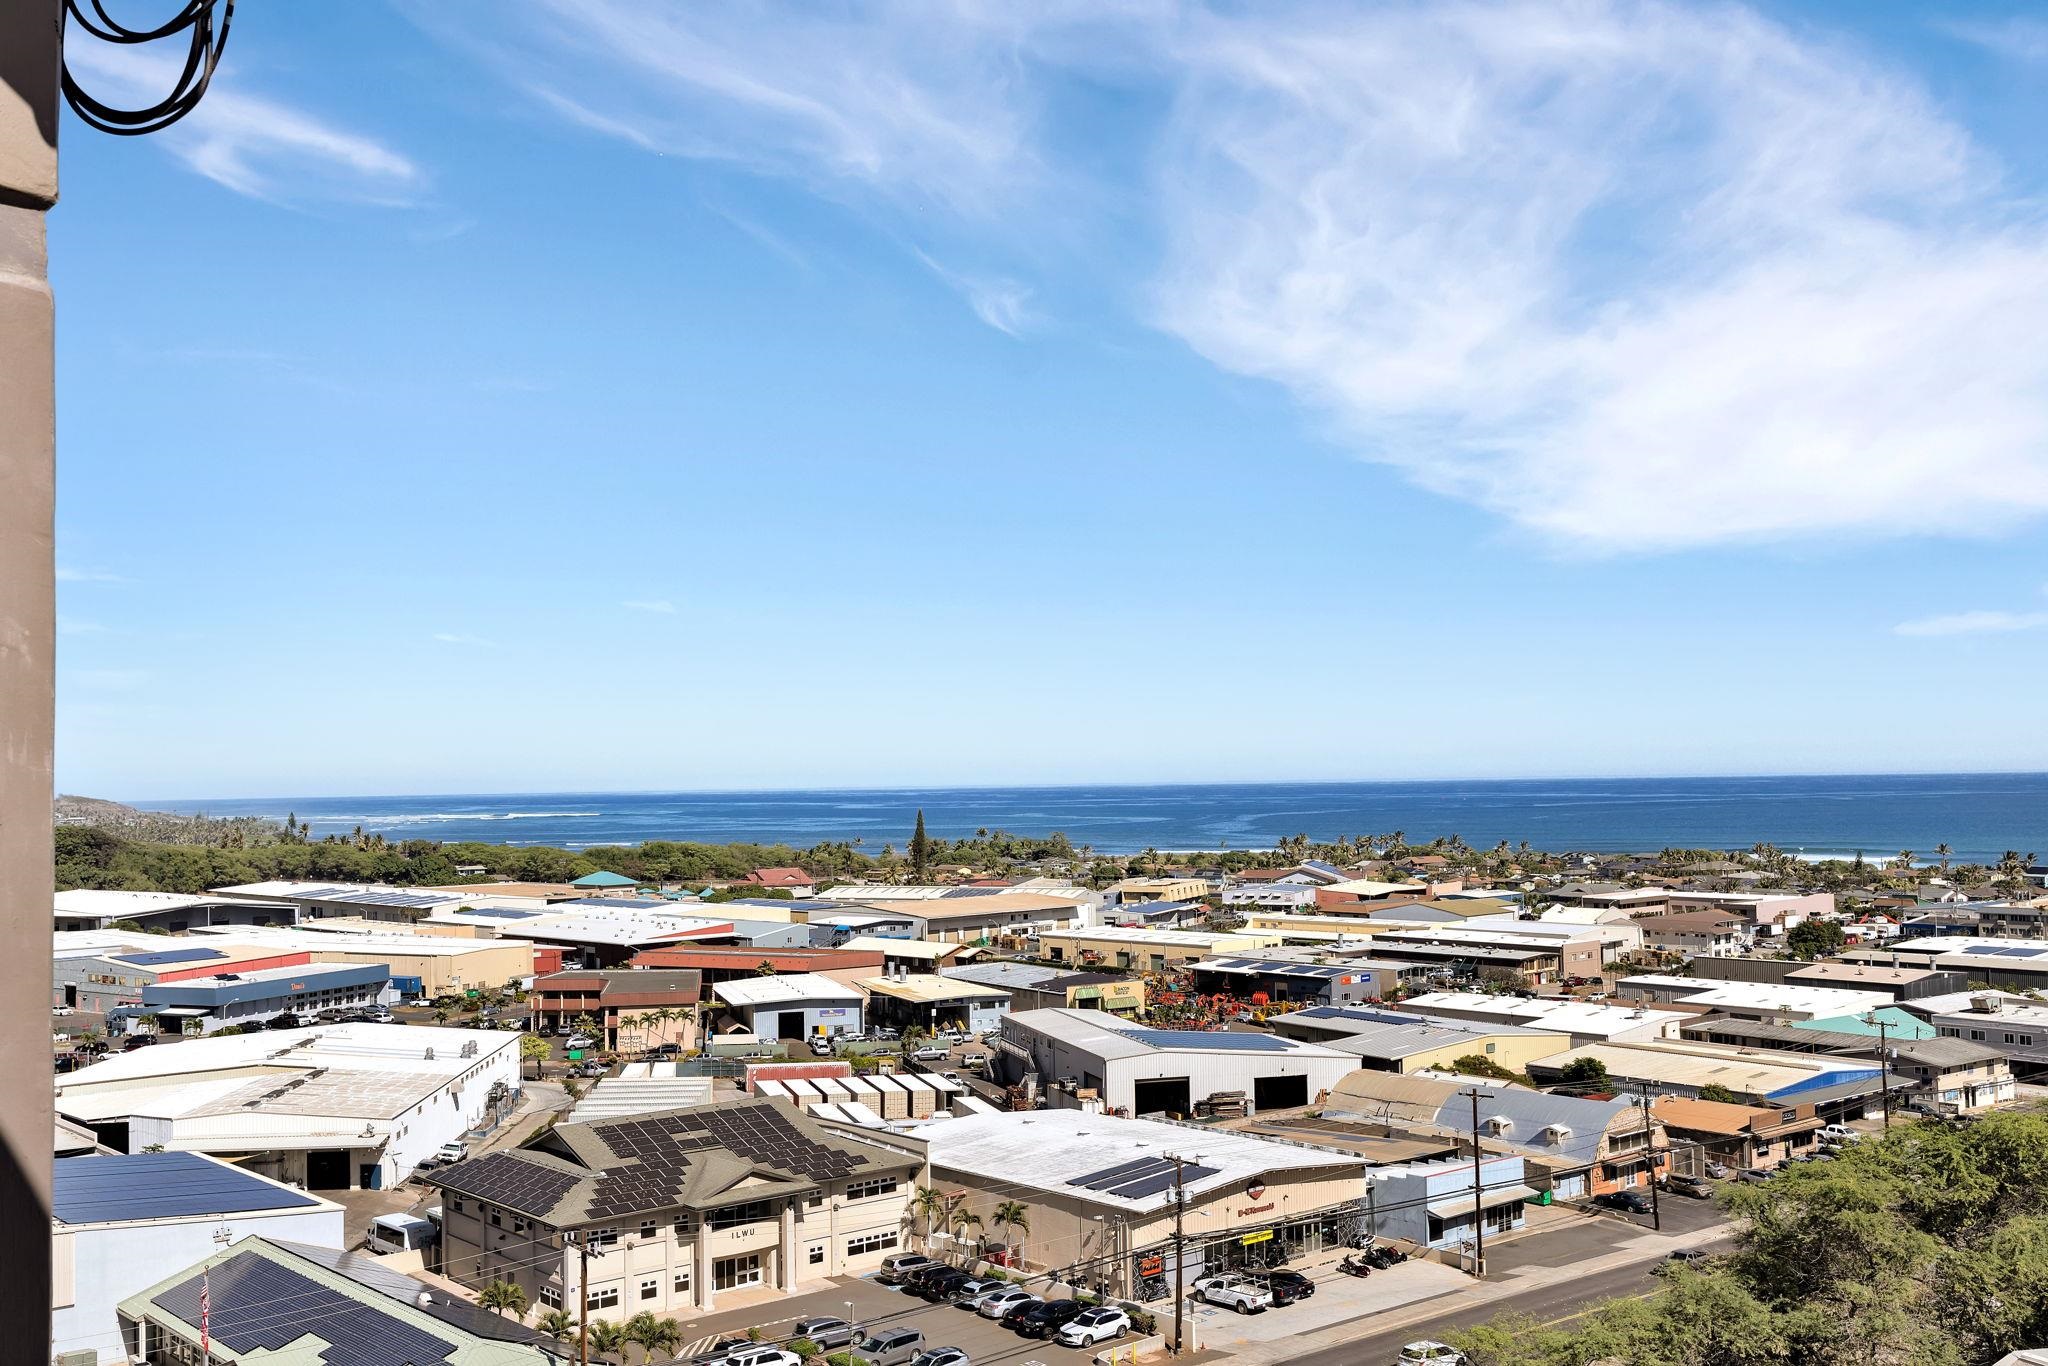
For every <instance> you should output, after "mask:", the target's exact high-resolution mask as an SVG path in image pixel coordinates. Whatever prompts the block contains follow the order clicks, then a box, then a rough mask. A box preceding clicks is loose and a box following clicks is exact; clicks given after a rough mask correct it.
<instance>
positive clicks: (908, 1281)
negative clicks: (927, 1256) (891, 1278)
mask: <svg viewBox="0 0 2048 1366" xmlns="http://www.w3.org/2000/svg"><path fill="white" fill-rule="evenodd" d="M958 1269H959V1268H957V1267H951V1266H947V1265H946V1264H945V1263H944V1262H926V1263H925V1264H924V1265H923V1266H913V1267H911V1268H910V1269H909V1270H908V1271H906V1272H904V1273H903V1280H902V1282H901V1284H902V1286H903V1288H904V1289H905V1290H907V1291H909V1292H910V1293H911V1294H913V1295H921V1294H923V1293H924V1289H925V1287H926V1286H927V1285H929V1284H931V1282H933V1281H935V1280H938V1279H939V1278H940V1277H941V1276H944V1275H945V1274H946V1273H947V1272H949V1271H956V1270H958Z"/></svg>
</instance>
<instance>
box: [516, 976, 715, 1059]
mask: <svg viewBox="0 0 2048 1366" xmlns="http://www.w3.org/2000/svg"><path fill="white" fill-rule="evenodd" d="M703 990H704V984H703V979H702V978H701V977H700V976H699V975H698V974H697V973H695V972H689V971H682V970H670V971H666V972H636V971H632V970H630V969H621V968H614V969H596V970H590V971H581V970H571V971H569V972H557V973H552V974H550V975H548V976H546V977H537V978H535V979H534V983H533V991H532V993H531V997H530V1003H531V1005H532V1006H533V1014H534V1017H535V1018H536V1019H537V1020H539V1021H540V1024H541V1026H542V1027H543V1028H547V1029H553V1030H555V1031H556V1032H557V1033H562V1034H566V1033H568V1032H570V1030H571V1029H573V1028H574V1025H575V1021H576V1020H577V1018H578V1017H580V1016H584V1015H588V1016H589V1017H590V1018H591V1019H593V1020H595V1021H597V1024H598V1032H599V1034H600V1036H601V1038H600V1042H601V1044H602V1045H603V1046H604V1047H606V1048H623V1049H626V1050H628V1051H637V1050H640V1049H647V1048H652V1047H654V1046H655V1045H656V1044H662V1043H673V1044H676V1045H677V1046H679V1047H682V1048H694V1047H696V1045H697V1026H696V1006H697V1002H698V1001H699V1000H700V999H702V996H703Z"/></svg>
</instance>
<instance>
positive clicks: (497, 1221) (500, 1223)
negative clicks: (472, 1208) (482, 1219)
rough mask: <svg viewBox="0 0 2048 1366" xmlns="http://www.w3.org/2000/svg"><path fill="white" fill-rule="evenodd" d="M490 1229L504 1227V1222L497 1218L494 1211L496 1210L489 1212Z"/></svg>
mask: <svg viewBox="0 0 2048 1366" xmlns="http://www.w3.org/2000/svg"><path fill="white" fill-rule="evenodd" d="M491 1227H492V1228H503V1227H505V1221H504V1220H502V1219H500V1218H499V1217H498V1211H496V1210H492V1211H491Z"/></svg>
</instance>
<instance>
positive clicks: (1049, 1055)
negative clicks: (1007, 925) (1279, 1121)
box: [993, 1009, 1358, 1116]
mask: <svg viewBox="0 0 2048 1366" xmlns="http://www.w3.org/2000/svg"><path fill="white" fill-rule="evenodd" d="M1357 1065H1358V1064H1357V1062H1356V1061H1355V1060H1354V1059H1352V1058H1351V1057H1349V1056H1348V1055H1346V1054H1344V1053H1341V1052H1339V1051H1337V1050H1336V1049H1333V1048H1328V1047H1325V1046H1323V1045H1320V1044H1312V1043H1303V1042H1301V1041H1299V1040H1296V1039H1283V1038H1279V1037H1277V1036H1275V1035H1272V1034H1261V1033H1251V1032H1239V1031H1225V1030H1216V1031H1205V1030H1182V1029H1152V1028H1148V1027H1147V1026H1145V1025H1143V1024H1139V1023H1136V1022H1134V1021H1129V1020H1124V1019H1121V1018H1120V1017H1118V1016H1116V1015H1113V1014H1111V1013H1110V1012H1108V1011H1106V1010H1064V1009H1058V1010H1026V1011H1020V1012H1018V1013H1016V1014H1014V1015H1011V1016H1010V1017H1009V1018H1008V1019H1006V1020H1005V1021H1004V1022H1003V1033H1002V1041H1001V1044H1000V1045H999V1046H998V1048H997V1049H996V1051H995V1054H994V1059H993V1066H994V1067H995V1069H996V1076H997V1080H999V1081H1003V1082H1005V1083H1014V1082H1018V1081H1022V1080H1024V1079H1025V1077H1026V1076H1027V1075H1035V1076H1036V1077H1037V1079H1038V1084H1039V1086H1040V1087H1041V1089H1043V1090H1044V1091H1046V1092H1047V1094H1048V1096H1049V1097H1050V1099H1051V1102H1052V1104H1053V1105H1055V1106H1061V1105H1068V1106H1071V1105H1078V1104H1079V1103H1080V1102H1081V1101H1082V1100H1083V1099H1085V1098H1086V1096H1085V1094H1084V1093H1087V1092H1093V1093H1094V1094H1095V1095H1096V1096H1097V1097H1098V1098H1100V1100H1101V1101H1102V1103H1103V1105H1104V1106H1105V1107H1106V1108H1108V1109H1110V1110H1113V1111H1122V1112H1124V1113H1126V1114H1132V1115H1148V1114H1166V1115H1183V1116H1194V1115H1197V1114H1205V1113H1209V1112H1212V1111H1216V1110H1219V1109H1220V1110H1227V1111H1235V1110H1237V1109H1238V1108H1239V1107H1240V1106H1242V1108H1243V1109H1244V1110H1246V1111H1259V1110H1277V1109H1288V1108H1291V1107H1295V1106H1302V1105H1308V1104H1311V1103H1312V1102H1314V1101H1315V1100H1316V1098H1317V1097H1318V1096H1320V1095H1322V1094H1323V1093H1324V1092H1326V1091H1328V1090H1329V1089H1330V1088H1331V1087H1333V1086H1335V1085H1336V1084H1337V1083H1338V1082H1339V1081H1340V1080H1342V1079H1343V1078H1344V1076H1345V1075H1346V1074H1347V1073H1349V1072H1351V1071H1352V1070H1353V1069H1354V1068H1356V1067H1357Z"/></svg>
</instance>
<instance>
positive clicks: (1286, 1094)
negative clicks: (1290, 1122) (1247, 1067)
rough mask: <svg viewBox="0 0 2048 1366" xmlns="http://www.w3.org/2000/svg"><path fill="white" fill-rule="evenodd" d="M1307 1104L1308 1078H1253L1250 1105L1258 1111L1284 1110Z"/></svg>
mask: <svg viewBox="0 0 2048 1366" xmlns="http://www.w3.org/2000/svg"><path fill="white" fill-rule="evenodd" d="M1306 1104H1308V1078H1307V1077H1306V1076H1301V1077H1254V1078H1253V1079H1252V1105H1253V1106H1254V1107H1256V1108H1257V1109H1260V1110H1285V1109H1287V1108H1289V1107H1290V1106H1295V1105H1306Z"/></svg>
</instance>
